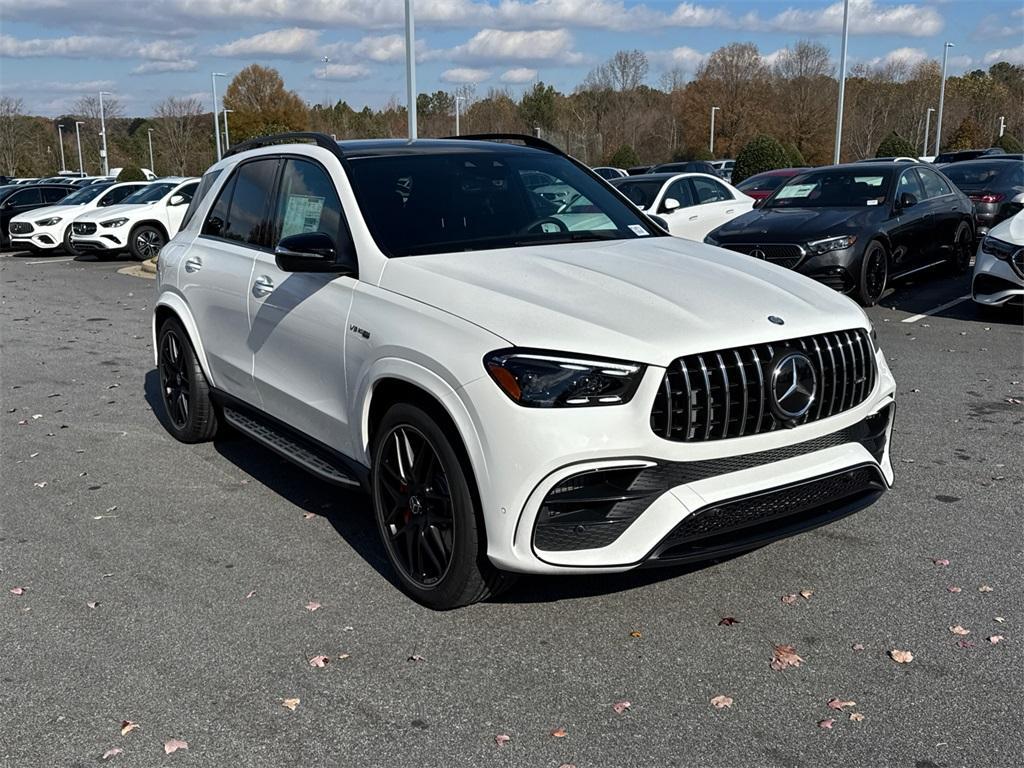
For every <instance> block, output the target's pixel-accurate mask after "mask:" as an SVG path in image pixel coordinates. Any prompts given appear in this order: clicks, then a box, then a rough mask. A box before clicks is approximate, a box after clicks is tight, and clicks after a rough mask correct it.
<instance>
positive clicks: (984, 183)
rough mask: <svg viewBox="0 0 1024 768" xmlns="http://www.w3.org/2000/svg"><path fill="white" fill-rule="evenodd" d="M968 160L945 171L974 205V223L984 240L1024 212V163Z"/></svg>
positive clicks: (1018, 161) (945, 168)
mask: <svg viewBox="0 0 1024 768" xmlns="http://www.w3.org/2000/svg"><path fill="white" fill-rule="evenodd" d="M1003 157H1006V156H1005V155H1003V156H1001V157H1000V158H999V159H998V160H996V159H994V158H993V159H990V158H985V159H983V160H967V161H966V162H963V163H955V164H953V165H947V166H946V167H944V168H943V169H942V172H943V173H944V174H946V176H947V177H948V178H949V180H950V181H952V182H953V183H954V184H956V186H957V188H958V189H959V190H960V191H961V192H963V193H964V194H965V195H967V196H968V197H969V198H971V201H972V202H973V203H974V221H975V227H976V229H977V234H978V236H979V237H980V236H981V235H984V234H986V233H988V231H989V230H990V229H992V227H994V226H995V225H996V224H998V223H999V222H1000V221H1002V220H1003V219H1008V218H1010V217H1011V216H1013V215H1014V214H1015V213H1017V212H1018V211H1020V210H1021V209H1022V208H1024V160H1020V159H1017V160H1016V161H1014V160H1004V159H1002V158H1003Z"/></svg>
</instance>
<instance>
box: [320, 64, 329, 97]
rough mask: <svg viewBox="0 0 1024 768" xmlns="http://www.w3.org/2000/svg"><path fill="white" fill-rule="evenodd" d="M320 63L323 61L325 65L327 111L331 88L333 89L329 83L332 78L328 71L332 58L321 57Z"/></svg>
mask: <svg viewBox="0 0 1024 768" xmlns="http://www.w3.org/2000/svg"><path fill="white" fill-rule="evenodd" d="M320 61H322V62H323V64H324V109H327V102H328V101H329V99H330V87H331V86H330V82H329V81H328V79H327V78H328V77H330V76H331V73H330V72H329V71H328V66H329V65H330V63H331V57H330V56H321V57H320Z"/></svg>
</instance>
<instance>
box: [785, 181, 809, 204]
mask: <svg viewBox="0 0 1024 768" xmlns="http://www.w3.org/2000/svg"><path fill="white" fill-rule="evenodd" d="M817 186H818V185H817V183H816V182H812V183H810V184H790V185H789V186H786V187H783V188H782V189H780V190H779V193H778V195H777V198H778V199H779V200H784V199H786V198H789V197H807V196H809V195H810V194H811V192H813V191H814V189H815V188H816V187H817Z"/></svg>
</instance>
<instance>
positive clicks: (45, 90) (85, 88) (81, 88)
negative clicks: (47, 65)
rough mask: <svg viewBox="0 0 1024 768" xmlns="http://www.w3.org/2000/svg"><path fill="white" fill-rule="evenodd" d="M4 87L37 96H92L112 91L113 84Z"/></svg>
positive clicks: (52, 83)
mask: <svg viewBox="0 0 1024 768" xmlns="http://www.w3.org/2000/svg"><path fill="white" fill-rule="evenodd" d="M5 86H6V87H7V88H10V89H11V90H17V91H26V92H31V93H33V94H35V95H37V96H38V95H48V94H54V93H71V94H79V93H88V94H93V93H96V92H97V91H108V90H112V89H113V88H114V86H115V83H114V81H113V80H77V81H67V80H58V81H54V80H47V81H41V80H29V81H26V82H22V83H5Z"/></svg>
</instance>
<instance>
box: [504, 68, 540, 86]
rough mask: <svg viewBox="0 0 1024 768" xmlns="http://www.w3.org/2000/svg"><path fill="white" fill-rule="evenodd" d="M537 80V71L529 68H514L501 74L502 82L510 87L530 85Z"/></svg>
mask: <svg viewBox="0 0 1024 768" xmlns="http://www.w3.org/2000/svg"><path fill="white" fill-rule="evenodd" d="M536 79H537V70H536V69H530V68H529V67H513V68H512V69H509V70H506V71H504V72H502V73H501V78H500V80H501V82H503V83H508V84H510V85H517V84H519V83H529V82H532V81H534V80H536Z"/></svg>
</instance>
